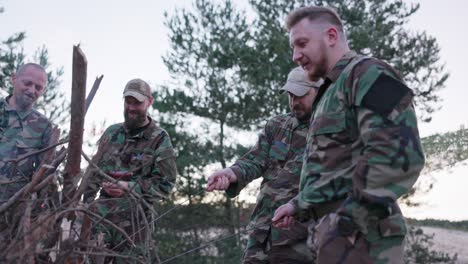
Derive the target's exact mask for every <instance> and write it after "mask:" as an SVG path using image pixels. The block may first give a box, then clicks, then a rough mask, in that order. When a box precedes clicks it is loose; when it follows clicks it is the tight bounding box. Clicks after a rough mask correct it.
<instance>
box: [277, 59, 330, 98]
mask: <svg viewBox="0 0 468 264" xmlns="http://www.w3.org/2000/svg"><path fill="white" fill-rule="evenodd" d="M322 83H323V81H322V80H320V81H317V82H312V81H310V80H309V78H308V77H307V72H306V71H304V69H302V67H300V66H299V67H296V68H294V69H293V70H292V71H291V72H290V73H289V74H288V80H287V81H286V84H285V85H284V86H283V88H281V89H280V93H284V92H290V93H292V94H294V95H296V96H304V95H305V94H306V93H307V92H308V91H309V90H310V88H319V87H320V86H321V85H322Z"/></svg>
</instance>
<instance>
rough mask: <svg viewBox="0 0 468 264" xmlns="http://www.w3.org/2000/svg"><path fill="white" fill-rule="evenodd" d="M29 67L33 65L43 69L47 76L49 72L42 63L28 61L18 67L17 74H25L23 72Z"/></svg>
mask: <svg viewBox="0 0 468 264" xmlns="http://www.w3.org/2000/svg"><path fill="white" fill-rule="evenodd" d="M28 67H33V68H36V69H38V70H41V71H43V72H44V74H45V75H46V76H47V72H46V70H45V69H44V67H42V66H41V65H39V64H37V63H33V62H28V63H26V64H23V65H20V66H19V67H18V69H17V70H16V76H21V74H23V72H24V71H25V70H26V69H27V68H28Z"/></svg>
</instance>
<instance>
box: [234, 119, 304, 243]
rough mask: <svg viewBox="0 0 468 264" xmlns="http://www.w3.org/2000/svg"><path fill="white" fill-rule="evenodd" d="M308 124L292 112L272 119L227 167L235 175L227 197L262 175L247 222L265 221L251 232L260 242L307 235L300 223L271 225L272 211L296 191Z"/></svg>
mask: <svg viewBox="0 0 468 264" xmlns="http://www.w3.org/2000/svg"><path fill="white" fill-rule="evenodd" d="M307 127H308V124H307V123H300V122H299V121H298V120H297V119H296V118H295V117H294V116H293V115H292V114H287V115H286V114H285V115H278V116H275V117H273V118H271V119H270V120H269V121H268V122H267V124H266V125H265V128H264V130H263V131H262V133H260V135H259V138H258V141H257V143H256V144H255V146H254V147H252V149H251V150H250V151H249V152H248V153H246V154H245V155H244V156H243V157H242V158H240V159H239V160H237V161H236V162H235V164H234V165H232V166H231V167H230V168H231V169H232V170H233V171H234V173H235V174H236V176H237V183H235V184H231V185H230V186H229V189H228V190H227V193H228V195H229V196H230V197H234V196H236V195H237V194H238V193H239V192H240V191H241V190H242V188H244V187H245V186H246V185H247V184H248V183H249V182H251V181H252V180H254V179H256V178H259V177H263V181H262V184H261V187H260V193H259V194H258V196H257V204H256V207H255V209H254V211H253V213H252V217H251V223H250V225H252V226H254V225H261V224H266V225H265V226H259V227H258V228H255V230H254V231H253V232H252V234H251V236H253V237H254V238H255V239H256V240H257V241H259V242H260V243H262V242H264V241H265V239H266V238H267V236H268V235H270V236H271V241H272V243H273V244H275V245H281V244H288V243H290V242H292V241H296V240H300V239H304V238H305V237H306V236H307V229H306V228H305V225H302V224H300V223H297V224H296V225H295V226H294V227H293V228H291V229H290V230H283V229H276V228H274V227H273V226H271V224H270V223H271V218H272V216H273V214H274V212H275V210H276V209H277V208H278V207H279V206H281V205H282V204H284V203H285V202H287V201H289V200H290V199H291V198H293V197H294V196H296V195H297V193H298V191H299V178H300V170H301V167H302V154H303V152H304V147H305V144H306V135H307Z"/></svg>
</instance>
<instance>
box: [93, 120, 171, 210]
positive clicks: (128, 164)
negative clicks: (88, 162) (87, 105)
mask: <svg viewBox="0 0 468 264" xmlns="http://www.w3.org/2000/svg"><path fill="white" fill-rule="evenodd" d="M93 162H94V163H95V164H97V166H98V167H99V168H100V169H101V170H103V171H104V172H106V173H111V172H115V171H120V172H122V171H125V172H129V173H131V175H130V176H128V178H122V179H121V180H125V181H128V182H129V187H130V188H131V189H133V190H134V191H135V192H137V193H138V194H140V195H142V196H143V198H145V199H146V200H147V201H149V202H151V203H153V202H155V201H158V200H160V199H161V198H165V197H167V196H168V194H169V193H170V192H171V190H172V188H173V187H174V183H175V180H176V175H177V170H176V163H175V153H174V149H173V148H172V144H171V140H170V138H169V135H168V134H167V132H166V131H165V130H164V129H162V128H160V127H158V126H157V125H156V124H155V122H154V121H153V120H151V122H150V123H149V125H148V126H147V127H146V128H144V130H143V131H140V132H138V133H137V134H135V135H130V134H129V131H128V130H127V129H126V128H125V126H124V124H122V123H121V124H115V125H112V126H110V127H108V128H107V129H106V131H105V132H104V134H103V135H102V137H101V138H100V139H99V147H98V151H97V153H96V155H95V156H94V157H93ZM86 173H91V175H89V178H90V184H89V186H88V189H87V190H86V192H85V195H84V196H85V201H86V202H88V203H89V202H91V201H92V200H94V198H95V196H96V193H97V191H98V190H99V189H100V186H101V182H102V181H107V180H104V179H103V178H102V177H101V176H99V174H98V173H97V172H96V171H95V169H93V168H92V167H89V168H88V171H87V172H86ZM101 196H106V193H105V192H104V191H102V192H101Z"/></svg>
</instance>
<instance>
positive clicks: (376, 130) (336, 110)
mask: <svg viewBox="0 0 468 264" xmlns="http://www.w3.org/2000/svg"><path fill="white" fill-rule="evenodd" d="M313 111H314V113H313V116H312V118H311V123H310V126H309V132H308V136H307V147H306V150H305V154H304V155H305V159H304V166H303V168H302V172H301V182H300V194H299V196H298V206H299V208H301V209H311V208H314V207H320V205H321V204H322V205H323V204H324V203H327V202H332V201H336V200H339V199H345V200H344V202H343V203H342V204H341V207H339V208H338V211H337V212H338V213H339V214H340V215H346V216H348V217H351V219H352V220H353V222H354V223H355V224H356V225H357V227H358V228H359V230H360V231H361V232H363V233H364V234H366V233H367V226H368V224H369V220H370V219H371V218H373V219H375V217H377V218H378V219H382V218H385V217H387V216H388V215H390V214H392V212H391V210H392V209H391V208H394V205H395V201H396V199H397V198H398V197H400V196H402V195H403V194H405V193H407V192H408V191H409V190H410V188H411V187H412V186H413V184H414V183H415V181H416V179H417V178H418V176H419V173H420V171H421V170H422V168H423V165H424V154H423V151H422V146H421V143H420V138H419V133H418V128H417V118H416V115H415V112H414V108H413V93H412V91H411V90H410V89H409V88H408V87H407V86H406V85H405V84H404V83H403V81H402V80H401V79H400V77H399V76H398V74H397V73H396V72H395V71H394V70H393V69H392V68H391V67H390V66H389V65H387V64H385V63H384V62H381V61H379V60H376V59H373V58H369V57H363V56H358V55H356V53H354V52H348V53H347V54H345V55H344V56H343V57H342V58H341V59H340V60H339V61H338V62H337V64H336V65H335V66H334V68H333V69H332V71H330V72H329V73H328V74H327V76H326V79H325V83H324V84H323V85H322V87H320V90H319V92H318V95H317V98H316V101H315V102H314V105H313ZM397 221H398V222H399V223H400V224H401V225H403V228H404V222H403V219H402V217H400V218H399V219H397Z"/></svg>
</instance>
